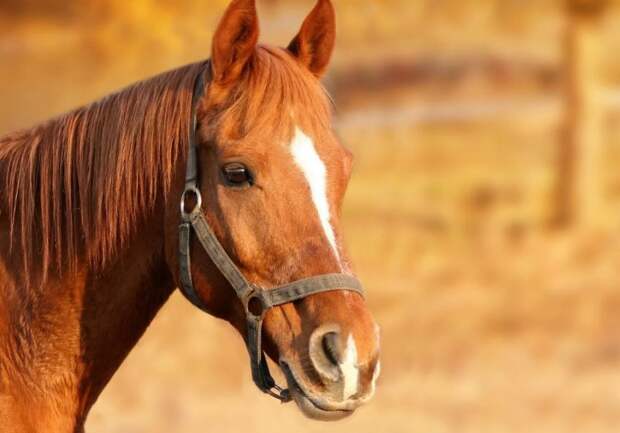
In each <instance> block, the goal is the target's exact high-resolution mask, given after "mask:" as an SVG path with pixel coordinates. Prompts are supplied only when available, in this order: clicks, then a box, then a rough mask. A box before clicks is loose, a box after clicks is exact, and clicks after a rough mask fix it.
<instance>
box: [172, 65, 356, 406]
mask: <svg viewBox="0 0 620 433" xmlns="http://www.w3.org/2000/svg"><path fill="white" fill-rule="evenodd" d="M210 70H211V68H210V65H209V63H207V68H206V72H205V73H200V74H199V75H198V77H197V79H196V83H195V85H194V93H193V96H192V117H191V125H190V130H189V131H190V132H189V152H188V155H187V171H186V175H185V190H184V192H183V195H182V196H181V219H182V222H181V224H180V225H179V267H180V282H181V291H182V292H183V294H184V295H185V297H186V298H187V299H188V300H189V301H190V302H191V303H192V304H194V305H195V306H196V307H198V308H200V309H201V310H203V311H206V310H207V308H206V306H205V304H204V302H203V301H202V300H201V299H200V297H199V296H198V294H197V293H196V290H195V288H194V284H193V282H192V274H191V259H190V243H191V234H192V229H193V232H194V233H195V234H196V237H197V238H198V241H199V242H200V244H201V245H202V247H203V248H204V250H205V251H206V253H207V254H208V255H209V257H210V258H211V260H212V261H213V263H214V264H215V266H216V267H217V269H218V270H219V271H220V272H221V273H222V275H223V276H224V277H225V278H226V280H227V281H228V282H229V283H230V285H231V286H232V288H233V289H234V290H235V293H236V294H237V297H238V298H239V300H240V301H241V303H242V304H243V307H244V309H245V315H246V323H247V337H246V346H247V349H248V352H249V355H250V364H251V368H252V379H253V380H254V383H255V384H256V386H257V387H258V388H259V389H260V390H261V391H263V392H264V393H266V394H269V395H271V396H272V397H275V398H277V399H278V400H280V401H282V402H283V403H286V402H289V401H291V399H292V398H291V394H290V392H289V390H288V389H283V388H281V387H279V386H278V385H277V384H276V383H275V381H274V379H273V377H272V376H271V373H270V371H269V367H268V366H267V359H266V356H265V354H264V352H263V349H262V335H261V332H262V324H263V320H264V318H265V315H266V313H267V311H269V310H270V309H271V308H273V307H277V306H279V305H284V304H289V303H291V302H294V301H298V300H300V299H303V298H306V297H308V296H310V295H315V294H317V293H324V292H330V291H336V290H346V291H351V292H356V293H359V294H360V295H362V296H363V295H364V291H363V288H362V285H361V283H360V282H359V281H358V280H357V279H356V278H354V277H353V276H351V275H347V274H326V275H319V276H315V277H311V278H306V279H303V280H299V281H294V282H292V283H289V284H286V285H284V286H280V287H276V288H272V289H263V288H260V287H258V286H255V285H254V284H252V283H250V282H249V281H248V280H247V279H246V278H245V277H244V275H243V274H242V273H241V271H240V270H239V268H238V267H237V265H235V263H234V262H233V260H232V259H231V258H230V256H229V255H228V253H227V252H226V250H225V249H224V247H222V245H221V244H220V242H219V241H218V239H217V237H216V236H215V234H214V233H213V231H212V230H211V228H210V227H209V224H208V223H207V220H206V219H205V217H204V215H203V213H202V196H201V194H200V190H199V186H198V185H199V184H198V176H199V173H198V143H197V139H196V128H197V118H196V111H197V110H196V108H197V104H198V101H199V100H200V98H201V97H202V95H203V93H204V89H205V77H204V76H205V74H209V76H210ZM209 81H210V78H209ZM190 196H193V197H194V199H195V204H194V206H193V208H192V210H191V211H190V212H187V208H186V204H187V202H186V200H187V199H188V198H189V197H190Z"/></svg>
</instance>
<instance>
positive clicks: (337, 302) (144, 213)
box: [0, 0, 380, 433]
mask: <svg viewBox="0 0 620 433" xmlns="http://www.w3.org/2000/svg"><path fill="white" fill-rule="evenodd" d="M335 26H336V24H335V10H334V7H333V5H332V3H331V2H330V0H318V3H317V4H316V6H315V7H314V9H313V10H312V12H311V13H310V14H309V15H308V16H307V18H306V19H305V21H304V22H303V24H302V26H301V29H300V30H299V32H298V34H297V35H296V36H295V38H294V39H293V40H292V42H291V43H290V44H289V45H288V46H287V48H278V47H272V46H264V45H261V44H259V43H258V37H259V23H258V17H257V11H256V5H255V1H254V0H233V1H232V2H231V3H230V4H229V6H228V8H227V10H226V12H225V13H224V15H223V18H222V19H221V21H220V23H219V25H218V27H217V30H216V32H215V34H214V36H213V41H212V48H211V56H210V59H209V60H207V61H202V62H198V63H194V64H190V65H187V66H184V67H181V68H179V69H176V70H173V71H170V72H166V73H163V74H161V75H159V76H156V77H154V78H151V79H148V80H145V81H143V82H140V83H137V84H134V85H131V86H130V87H128V88H126V89H124V90H121V91H119V92H118V93H115V94H112V95H110V96H107V97H105V98H103V99H101V100H99V101H97V102H94V103H92V104H90V105H86V106H84V107H81V108H79V109H77V110H75V111H72V112H70V113H68V114H65V115H62V116H60V117H58V118H55V119H53V120H50V121H48V122H46V123H43V124H41V125H39V126H36V127H33V128H32V129H29V130H23V131H20V132H15V133H11V134H8V135H7V136H4V137H2V138H1V139H0V179H1V182H2V183H1V185H2V189H1V190H0V431H2V432H4V433H31V432H46V433H68V432H83V431H84V423H85V420H86V418H87V415H88V412H89V410H90V408H91V407H92V406H93V404H94V403H95V401H96V400H97V398H98V396H99V395H100V393H101V392H102V390H103V389H104V387H105V386H106V384H107V383H108V382H109V380H110V379H111V377H112V375H113V374H114V372H115V371H116V370H117V369H118V368H119V366H120V365H121V363H122V362H123V360H124V359H125V357H126V356H127V355H128V353H129V352H130V350H131V349H132V348H133V347H134V346H135V345H136V344H137V342H138V340H139V339H140V337H141V336H142V335H143V333H144V332H145V331H146V329H147V327H148V326H149V324H150V323H151V321H152V320H153V319H154V317H155V315H156V314H157V312H158V310H160V308H161V307H162V305H163V304H164V303H165V302H166V301H167V300H168V298H169V297H170V295H171V294H172V293H173V292H174V291H175V290H176V289H177V288H180V289H181V291H182V292H183V294H184V295H185V296H186V297H187V298H188V299H189V300H190V301H191V302H192V303H193V304H195V305H196V306H197V307H199V308H200V309H202V310H203V311H205V312H206V313H208V314H210V315H212V316H214V317H216V318H218V319H222V320H225V321H226V322H228V323H229V324H230V325H231V326H233V327H234V328H235V329H236V330H237V331H238V333H239V335H240V336H241V337H242V338H243V339H244V340H245V341H246V344H247V348H248V351H249V353H250V361H251V366H252V377H253V379H254V381H255V382H256V384H257V385H258V387H259V389H260V390H262V391H264V392H265V393H267V394H270V395H272V396H274V397H276V398H278V399H280V400H282V401H291V400H294V401H295V403H296V405H297V406H298V408H299V409H300V411H301V412H302V413H303V414H304V415H306V416H308V417H310V418H313V419H319V420H337V419H341V418H343V417H346V416H349V415H351V414H352V413H353V412H354V411H355V410H356V409H357V408H358V407H360V406H361V405H363V404H365V403H366V402H368V401H369V400H370V399H371V397H372V396H373V394H374V392H375V388H376V380H377V377H378V375H379V371H380V361H379V352H380V342H379V328H378V326H377V324H376V322H375V320H374V319H373V317H372V314H371V312H370V311H369V309H368V307H367V304H366V302H365V300H364V296H363V295H362V290H361V285H360V284H359V283H358V281H357V279H356V278H355V274H354V271H353V265H352V263H351V260H350V258H349V256H348V254H347V250H346V247H345V245H344V243H343V236H342V228H341V208H342V203H343V200H344V195H345V191H346V189H347V184H348V182H349V179H350V176H351V170H352V164H353V156H352V154H351V152H350V151H349V150H347V149H346V148H345V147H344V146H343V145H342V144H341V143H340V142H339V140H338V138H337V137H336V134H335V132H334V128H333V126H332V123H333V120H332V117H333V115H332V105H331V104H332V103H331V101H330V98H329V96H328V95H327V93H326V91H325V90H324V88H323V87H322V86H321V83H320V79H321V77H323V76H324V74H325V72H326V70H327V68H328V65H329V61H330V58H331V56H332V52H333V49H334V44H335V32H336V31H335V28H336V27H335ZM179 201H181V208H180V209H179ZM190 257H191V261H190ZM266 356H268V357H269V358H271V359H272V360H273V362H274V365H277V366H278V367H279V368H280V369H281V370H282V372H283V376H284V377H285V379H286V383H287V386H288V389H283V388H280V387H279V386H277V385H276V384H275V381H273V379H272V378H271V376H270V374H269V371H268V366H267V365H268V364H267V361H266Z"/></svg>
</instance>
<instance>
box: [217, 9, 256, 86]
mask: <svg viewBox="0 0 620 433" xmlns="http://www.w3.org/2000/svg"><path fill="white" fill-rule="evenodd" d="M258 34H259V28H258V15H257V14H256V3H255V0H233V2H232V3H231V4H230V5H229V6H228V9H227V10H226V13H225V14H224V17H223V18H222V20H221V21H220V24H219V25H218V27H217V30H216V31H215V36H213V47H212V55H211V68H212V69H213V80H214V81H215V82H217V83H219V84H230V83H232V82H233V81H235V80H236V79H238V78H239V76H240V75H241V73H242V72H243V69H244V68H245V66H246V64H247V63H248V61H249V59H250V57H252V54H253V53H254V50H255V49H256V44H257V43H258Z"/></svg>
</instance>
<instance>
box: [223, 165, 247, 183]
mask: <svg viewBox="0 0 620 433" xmlns="http://www.w3.org/2000/svg"><path fill="white" fill-rule="evenodd" d="M222 171H223V173H224V178H225V179H226V182H228V184H229V185H231V186H246V185H252V183H253V180H252V175H251V174H250V170H248V168H247V167H246V166H245V165H243V164H239V163H236V162H235V163H232V164H228V165H226V166H224V168H223V169H222Z"/></svg>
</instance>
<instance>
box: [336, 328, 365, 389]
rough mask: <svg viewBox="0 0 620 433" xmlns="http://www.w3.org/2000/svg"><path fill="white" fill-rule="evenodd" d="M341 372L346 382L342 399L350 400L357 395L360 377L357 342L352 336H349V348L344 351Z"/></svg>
mask: <svg viewBox="0 0 620 433" xmlns="http://www.w3.org/2000/svg"><path fill="white" fill-rule="evenodd" d="M340 370H341V371H342V378H343V381H344V387H343V391H342V394H343V395H342V398H343V399H344V400H348V399H349V398H351V397H352V396H353V395H355V393H357V387H358V384H359V375H360V371H359V369H358V368H357V346H356V345H355V340H354V339H353V336H352V335H349V338H347V347H346V349H345V351H344V357H343V360H342V363H341V364H340Z"/></svg>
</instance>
